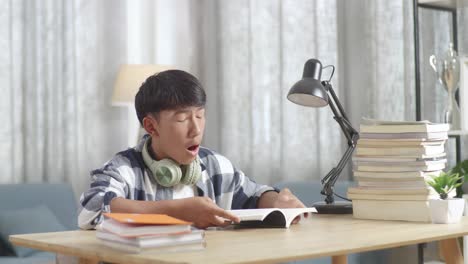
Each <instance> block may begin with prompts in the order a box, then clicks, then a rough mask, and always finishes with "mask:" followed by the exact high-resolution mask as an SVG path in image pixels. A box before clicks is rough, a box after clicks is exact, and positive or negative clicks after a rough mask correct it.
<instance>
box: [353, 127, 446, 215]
mask: <svg viewBox="0 0 468 264" xmlns="http://www.w3.org/2000/svg"><path fill="white" fill-rule="evenodd" d="M448 130H449V125H448V124H434V123H430V122H428V121H418V122H392V121H378V120H369V119H367V120H363V123H362V124H361V126H360V139H359V140H358V142H357V147H356V152H355V155H354V156H353V174H354V178H355V179H356V180H357V181H358V187H354V188H349V189H348V198H349V199H351V200H352V202H353V216H354V217H355V218H362V219H379V220H405V221H423V222H430V221H431V217H430V211H429V202H428V201H429V199H436V198H438V195H437V194H436V193H435V191H433V190H432V189H431V188H430V187H429V186H428V184H427V183H426V180H427V179H428V177H431V176H434V175H438V174H440V172H441V171H442V170H443V169H444V168H445V166H446V163H447V159H446V153H445V148H444V146H445V142H446V140H447V139H448ZM452 195H453V194H452Z"/></svg>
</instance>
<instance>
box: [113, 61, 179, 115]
mask: <svg viewBox="0 0 468 264" xmlns="http://www.w3.org/2000/svg"><path fill="white" fill-rule="evenodd" d="M169 69H174V68H173V67H171V66H168V65H154V64H124V65H122V66H120V70H119V74H118V75H117V80H116V81H115V85H114V93H113V95H112V105H117V106H120V105H131V104H133V102H134V101H135V95H136V93H137V92H138V89H139V88H140V86H141V84H142V83H143V82H144V81H145V80H146V79H147V78H148V77H149V76H151V75H154V74H156V73H158V72H162V71H165V70H169Z"/></svg>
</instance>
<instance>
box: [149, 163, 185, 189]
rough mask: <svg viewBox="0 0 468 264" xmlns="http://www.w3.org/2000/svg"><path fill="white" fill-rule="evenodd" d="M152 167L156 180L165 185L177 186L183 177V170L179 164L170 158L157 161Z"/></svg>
mask: <svg viewBox="0 0 468 264" xmlns="http://www.w3.org/2000/svg"><path fill="white" fill-rule="evenodd" d="M150 169H151V171H152V172H153V176H154V178H155V179H156V181H157V182H158V183H159V184H160V185H162V186H164V187H172V186H175V185H177V184H178V183H179V182H180V179H181V178H182V170H181V169H180V166H179V164H177V163H176V162H174V161H172V160H170V159H162V160H160V161H155V162H153V164H152V166H151V168H150Z"/></svg>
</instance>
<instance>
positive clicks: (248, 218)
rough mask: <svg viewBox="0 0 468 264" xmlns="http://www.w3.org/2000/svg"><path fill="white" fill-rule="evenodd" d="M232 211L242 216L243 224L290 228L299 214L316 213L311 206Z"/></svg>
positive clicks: (231, 211)
mask: <svg viewBox="0 0 468 264" xmlns="http://www.w3.org/2000/svg"><path fill="white" fill-rule="evenodd" d="M229 212H230V213H232V214H233V215H235V216H237V217H239V218H240V220H241V222H240V224H241V225H246V226H255V227H285V228H289V226H290V225H291V222H292V221H293V220H294V218H296V217H297V216H300V215H302V214H305V213H316V212H317V210H316V209H315V208H313V207H310V208H281V209H280V208H264V209H242V210H229Z"/></svg>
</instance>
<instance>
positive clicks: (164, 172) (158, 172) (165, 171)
mask: <svg viewBox="0 0 468 264" xmlns="http://www.w3.org/2000/svg"><path fill="white" fill-rule="evenodd" d="M149 142H150V139H147V140H146V142H145V145H144V146H143V149H142V151H141V154H142V156H143V161H144V163H145V164H146V166H147V167H148V168H149V170H150V171H151V176H153V178H154V179H155V180H156V182H157V183H159V184H160V185H162V186H164V187H172V186H174V185H176V184H178V183H179V182H180V180H181V178H182V170H181V169H180V166H179V164H177V163H176V162H175V161H173V160H170V159H162V160H160V161H157V160H154V159H153V158H151V156H150V154H149V152H148V144H149Z"/></svg>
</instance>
